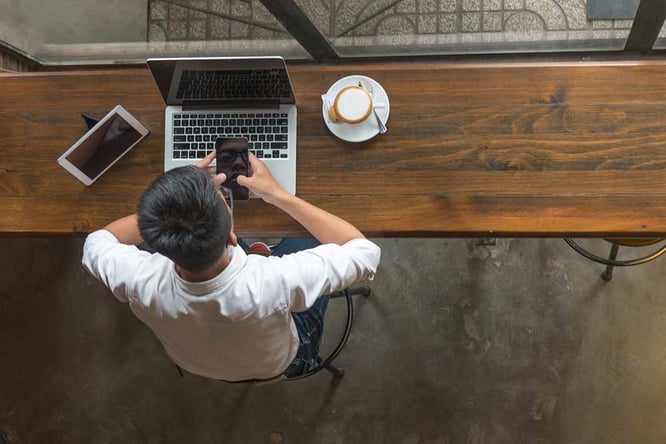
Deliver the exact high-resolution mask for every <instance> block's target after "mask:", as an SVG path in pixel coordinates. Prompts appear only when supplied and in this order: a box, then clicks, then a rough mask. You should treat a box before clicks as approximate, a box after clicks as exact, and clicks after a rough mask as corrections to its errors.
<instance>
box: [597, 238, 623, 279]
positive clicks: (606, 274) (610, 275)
mask: <svg viewBox="0 0 666 444" xmlns="http://www.w3.org/2000/svg"><path fill="white" fill-rule="evenodd" d="M618 251H620V246H619V245H618V244H613V245H612V246H611V251H610V256H608V259H610V260H611V261H614V260H615V259H616V258H617V252H618ZM613 268H615V267H614V266H613V265H607V266H606V270H605V271H604V272H603V273H601V279H603V280H604V281H606V282H608V281H610V280H611V279H613Z"/></svg>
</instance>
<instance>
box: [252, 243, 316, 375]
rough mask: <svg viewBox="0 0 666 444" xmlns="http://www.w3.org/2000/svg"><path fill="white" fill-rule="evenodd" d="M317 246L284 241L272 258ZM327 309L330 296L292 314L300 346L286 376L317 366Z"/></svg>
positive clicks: (274, 251)
mask: <svg viewBox="0 0 666 444" xmlns="http://www.w3.org/2000/svg"><path fill="white" fill-rule="evenodd" d="M317 245H320V244H319V242H318V241H317V240H316V239H313V238H297V239H282V241H280V243H279V244H278V245H277V246H276V247H275V248H274V249H273V251H272V253H271V256H283V255H285V254H289V253H295V252H297V251H301V250H307V249H309V248H314V247H316V246H317ZM241 246H243V247H245V245H243V243H241ZM245 248H247V247H245ZM327 307H328V296H322V297H320V298H319V299H317V302H315V303H314V305H313V306H312V307H310V308H309V309H308V310H307V311H303V312H294V313H292V316H293V318H294V323H295V324H296V330H297V331H298V342H299V346H298V351H297V352H296V357H295V358H294V360H293V361H291V364H290V365H289V367H287V370H285V372H284V375H285V376H287V377H293V376H299V375H302V374H304V373H307V372H309V371H310V370H312V369H313V368H315V367H316V366H317V356H319V346H320V345H321V339H322V335H323V334H324V316H325V315H326V308H327Z"/></svg>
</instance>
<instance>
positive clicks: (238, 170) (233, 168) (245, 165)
mask: <svg viewBox="0 0 666 444" xmlns="http://www.w3.org/2000/svg"><path fill="white" fill-rule="evenodd" d="M215 162H216V164H217V173H218V174H219V173H224V174H226V175H227V180H226V181H225V182H224V183H223V184H222V185H223V186H225V187H227V188H229V189H231V192H232V193H233V198H234V200H248V199H249V198H250V191H249V190H248V189H247V188H246V187H244V186H242V185H239V184H238V182H237V181H236V178H237V177H238V176H240V175H242V176H248V175H249V170H250V161H249V158H248V140H247V139H246V138H242V137H240V138H226V137H218V138H217V140H216V141H215Z"/></svg>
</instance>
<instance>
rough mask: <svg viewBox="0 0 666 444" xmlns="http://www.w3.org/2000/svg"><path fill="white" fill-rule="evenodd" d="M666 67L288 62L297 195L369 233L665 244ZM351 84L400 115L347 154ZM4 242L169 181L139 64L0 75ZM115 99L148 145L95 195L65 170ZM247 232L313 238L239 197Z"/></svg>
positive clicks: (158, 105)
mask: <svg viewBox="0 0 666 444" xmlns="http://www.w3.org/2000/svg"><path fill="white" fill-rule="evenodd" d="M665 71H666V65H664V63H662V62H650V63H614V64H613V63H608V64H602V63H580V64H560V65H548V64H541V65H525V64H515V65H511V64H505V65H486V66H481V65H461V64H446V63H434V62H428V63H394V64H355V65H334V66H328V65H307V64H295V65H293V66H290V74H291V77H292V82H293V84H294V89H295V93H296V102H297V106H298V148H297V150H298V173H297V194H298V195H300V196H301V197H303V198H305V199H306V200H308V201H310V202H312V203H314V204H315V205H319V206H321V207H323V208H325V209H327V210H330V211H332V212H334V213H335V214H338V215H340V216H342V217H344V218H345V219H347V220H349V221H351V222H352V223H354V224H355V225H357V226H358V227H359V228H360V229H361V230H362V231H363V232H364V233H366V235H369V236H557V237H560V236H586V237H655V236H662V237H666V72H665ZM350 74H363V75H366V76H369V77H372V78H374V79H375V80H377V81H378V82H380V83H381V84H382V85H383V86H384V88H385V89H386V91H387V93H388V95H389V98H390V104H391V115H390V119H389V121H388V125H387V126H388V128H389V131H388V133H387V134H386V135H383V136H379V137H376V138H374V139H373V140H371V141H368V142H365V143H360V144H352V143H347V142H343V141H341V140H339V139H337V138H336V137H335V136H333V135H332V134H331V133H330V132H329V130H328V129H327V128H326V125H325V124H324V122H323V120H322V117H321V97H320V96H321V94H322V93H323V92H325V91H326V90H327V89H328V87H329V86H330V85H331V84H332V83H334V82H335V81H336V80H338V79H340V78H342V77H344V76H346V75H350ZM0 90H1V91H2V99H1V100H0V131H1V132H0V134H1V136H0V141H1V146H0V149H1V152H2V156H0V203H1V204H2V211H0V233H86V232H89V231H91V230H95V229H98V228H101V227H102V226H104V225H105V224H107V223H108V222H110V221H111V220H113V219H116V218H118V217H121V216H123V215H125V214H127V213H130V212H133V211H134V208H135V205H136V201H137V199H138V197H139V196H140V195H141V193H142V191H143V190H144V188H145V187H146V186H147V184H148V183H149V182H150V181H151V180H152V179H153V178H155V177H156V176H157V175H159V174H160V173H161V172H162V165H163V144H164V107H165V105H164V102H163V101H162V97H161V95H160V93H159V91H158V89H157V87H156V85H155V84H154V82H153V79H152V76H151V75H150V73H149V71H148V70H147V69H146V68H143V67H139V68H136V69H109V70H103V71H102V70H99V71H90V70H86V71H73V72H71V71H68V72H48V73H26V74H0ZM117 104H121V105H123V106H124V107H125V108H127V109H128V110H129V111H130V112H131V113H132V114H133V115H135V116H136V117H137V118H138V119H139V120H140V121H141V122H142V123H144V125H146V126H147V127H148V128H149V129H150V131H151V134H150V135H149V136H148V138H147V139H146V140H144V141H143V142H141V144H139V145H137V146H136V147H135V148H134V149H133V150H132V151H130V153H128V154H127V155H126V156H125V157H124V158H123V159H121V160H120V162H118V163H117V164H116V165H115V166H114V167H112V169H110V170H109V171H108V172H107V173H106V174H104V175H103V176H102V177H101V178H100V179H99V180H98V181H97V182H96V183H94V184H93V185H92V186H90V187H86V186H84V185H83V184H81V183H80V182H79V181H77V180H76V179H75V178H74V177H72V176H70V175H69V174H68V173H67V172H66V171H65V170H63V169H62V168H60V167H59V166H58V165H57V164H56V159H57V158H58V157H59V156H60V154H62V153H63V152H64V151H65V150H66V149H67V148H68V147H69V146H70V145H71V144H72V143H74V142H75V141H76V140H77V139H78V138H79V137H80V136H81V134H82V133H83V132H84V131H85V126H84V123H83V121H82V119H81V114H82V113H84V114H88V115H91V116H95V117H101V116H103V115H104V114H105V113H106V112H107V111H108V110H110V109H111V108H112V107H113V106H115V105H117ZM235 217H236V229H237V231H238V232H239V233H240V234H241V235H243V236H282V235H300V234H304V232H303V229H302V228H301V227H300V226H299V225H298V224H297V223H295V222H293V221H292V220H290V219H289V217H287V216H286V215H284V214H282V213H281V212H280V211H279V210H277V209H275V208H272V207H270V206H269V205H267V204H265V203H263V202H260V201H257V200H252V201H250V202H239V203H238V204H237V206H236V211H235Z"/></svg>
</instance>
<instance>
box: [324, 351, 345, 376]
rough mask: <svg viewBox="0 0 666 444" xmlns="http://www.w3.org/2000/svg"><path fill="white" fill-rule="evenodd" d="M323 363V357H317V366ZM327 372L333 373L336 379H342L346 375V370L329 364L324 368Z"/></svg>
mask: <svg viewBox="0 0 666 444" xmlns="http://www.w3.org/2000/svg"><path fill="white" fill-rule="evenodd" d="M322 362H323V359H322V358H321V356H317V364H319V365H321V363H322ZM324 368H325V369H326V370H328V371H329V372H331V373H332V374H333V376H335V377H336V378H342V377H343V376H344V375H345V369H344V368H341V367H336V366H334V365H333V364H328V365H327V366H326V367H324Z"/></svg>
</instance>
